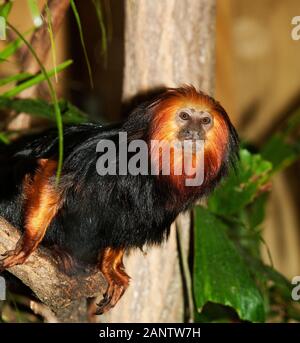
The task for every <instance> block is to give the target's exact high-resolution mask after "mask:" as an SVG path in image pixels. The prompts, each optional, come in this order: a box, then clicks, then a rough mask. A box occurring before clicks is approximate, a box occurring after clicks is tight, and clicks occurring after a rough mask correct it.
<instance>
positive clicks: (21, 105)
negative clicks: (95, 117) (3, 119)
mask: <svg viewBox="0 0 300 343" xmlns="http://www.w3.org/2000/svg"><path fill="white" fill-rule="evenodd" d="M58 104H59V107H60V111H61V114H62V119H63V122H64V123H65V124H80V123H83V122H86V121H87V116H86V115H85V114H84V113H83V112H82V111H80V110H79V109H78V108H77V107H75V106H73V105H72V104H70V103H69V102H68V101H65V100H60V101H59V102H58ZM0 109H4V110H5V109H9V110H14V111H16V112H17V113H21V112H25V113H28V114H31V115H33V116H36V117H40V118H46V119H50V120H53V121H55V120H56V117H55V113H54V111H53V105H52V104H49V103H48V102H46V101H44V100H38V99H10V98H7V97H4V96H0Z"/></svg>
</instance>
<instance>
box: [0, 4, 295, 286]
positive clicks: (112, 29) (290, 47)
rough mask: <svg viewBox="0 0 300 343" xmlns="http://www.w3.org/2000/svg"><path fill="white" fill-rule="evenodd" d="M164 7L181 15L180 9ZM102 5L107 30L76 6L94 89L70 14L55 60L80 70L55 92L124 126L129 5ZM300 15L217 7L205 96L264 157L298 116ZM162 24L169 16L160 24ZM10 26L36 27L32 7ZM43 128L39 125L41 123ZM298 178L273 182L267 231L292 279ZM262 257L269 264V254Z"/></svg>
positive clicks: (288, 7)
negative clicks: (298, 25)
mask: <svg viewBox="0 0 300 343" xmlns="http://www.w3.org/2000/svg"><path fill="white" fill-rule="evenodd" d="M164 1H165V2H169V3H170V5H171V6H173V8H176V6H175V7H174V1H172V0H170V1H169V0H164ZM164 1H162V2H164ZM129 2H130V0H129ZM101 3H102V9H103V13H102V14H103V18H102V19H101V18H100V23H101V20H103V25H102V26H101V25H99V17H98V18H97V16H96V15H95V9H94V7H93V5H92V2H91V1H77V2H76V4H77V9H78V12H79V14H80V18H81V22H82V27H83V33H84V40H85V44H86V48H87V54H88V56H89V60H90V64H91V68H92V75H93V80H94V88H93V89H92V88H91V87H90V79H89V75H88V72H87V67H86V61H85V57H84V53H83V50H82V46H81V42H80V39H79V35H78V27H77V24H76V20H75V17H74V16H73V15H72V13H71V12H70V11H69V12H68V13H67V16H66V20H64V22H63V24H62V27H61V29H60V31H59V33H58V34H57V36H56V39H55V42H56V59H57V64H59V63H61V62H63V61H64V60H66V59H67V58H71V59H73V60H74V63H73V65H72V66H71V67H70V68H69V69H67V70H66V71H63V72H62V73H60V74H59V82H58V83H57V84H56V88H57V91H58V94H59V95H60V96H63V97H64V98H67V99H68V100H70V101H71V102H72V103H73V104H75V105H76V106H78V107H79V108H80V109H82V110H83V111H84V112H86V113H88V114H89V115H90V117H91V118H92V119H94V120H97V119H98V120H103V121H118V120H121V119H123V118H124V117H125V116H126V113H125V111H124V106H123V105H122V104H123V100H124V92H123V79H124V63H125V48H124V47H125V38H126V35H125V32H124V28H125V2H124V1H123V0H110V1H109V0H103V1H102V2H101ZM175 3H176V2H175ZM44 4H45V1H43V0H40V1H38V6H39V9H40V10H41V9H42V8H43V6H44ZM177 4H178V6H181V5H180V3H177ZM178 11H179V9H178ZM166 15H167V14H166ZM170 15H171V16H172V13H171V14H170ZM297 15H300V3H299V0H285V1H281V0H252V1H248V0H217V1H216V25H215V26H214V30H215V42H212V43H211V44H213V45H214V44H215V50H214V51H215V61H213V65H214V71H215V75H214V76H213V81H212V84H210V85H209V87H207V88H209V89H205V90H207V91H212V89H214V91H213V94H214V96H215V98H216V99H217V100H219V101H220V102H221V104H222V105H223V106H224V108H225V109H226V111H227V113H228V114H229V116H230V117H231V119H232V121H233V123H234V125H235V126H236V128H237V131H238V132H239V135H240V137H241V138H242V140H243V141H245V142H247V144H248V145H249V146H251V147H252V149H253V151H256V150H259V148H260V146H261V145H263V143H264V142H265V141H266V140H267V139H268V138H269V137H270V136H271V134H272V133H274V132H275V130H277V129H278V128H280V127H281V125H282V123H283V122H284V120H285V119H286V118H287V117H288V116H289V115H290V113H291V112H293V111H296V110H297V109H299V108H300V78H299V75H300V62H299V61H300V40H298V41H295V40H293V39H292V37H291V31H292V29H293V25H292V24H291V21H292V18H293V17H295V16H297ZM162 18H164V16H163V15H162V16H161V17H160V20H162ZM185 19H186V18H185ZM186 20H188V19H186ZM10 21H11V22H12V23H14V25H15V26H17V27H18V29H19V31H21V32H26V30H28V29H30V28H31V27H32V25H33V18H32V13H31V12H30V9H29V7H28V4H27V1H23V0H16V1H15V5H14V6H13V8H12V12H11V14H10ZM156 34H159V32H158V33H157V31H155V30H153V35H156ZM4 44H5V43H3V44H2V46H4ZM145 44H146V43H145ZM174 44H176V42H174ZM141 49H144V46H141ZM140 53H143V51H140ZM212 58H214V57H212ZM46 65H47V67H48V68H51V67H52V66H53V60H52V58H51V54H49V58H48V62H47V64H46ZM18 70H19V67H18V62H17V60H15V61H14V62H11V63H4V64H1V65H0V78H3V77H6V76H8V75H10V74H15V73H17V72H18ZM187 81H188V80H187ZM172 82H173V81H172ZM191 82H192V80H191ZM168 86H176V85H175V84H168ZM3 91H5V87H3ZM127 93H129V95H130V92H127ZM39 95H41V96H43V87H40V88H39ZM44 97H47V95H46V96H44ZM28 123H29V122H28ZM37 123H38V124H36V125H40V121H37ZM28 125H29V124H28ZM30 125H31V126H32V125H35V123H33V124H32V122H31V123H30ZM19 126H22V127H23V128H24V117H23V118H17V119H16V120H15V121H13V122H12V123H11V127H13V128H18V127H19ZM25 126H26V124H25ZM299 175H300V162H299V161H298V162H296V163H294V164H293V165H292V166H290V167H288V168H287V169H286V170H285V171H283V172H281V173H279V174H277V175H276V177H275V178H274V179H273V188H272V192H271V196H270V199H269V202H268V206H267V216H266V219H265V222H264V225H263V228H264V229H263V237H264V239H265V241H266V244H267V246H268V247H269V249H270V251H271V255H272V259H273V263H274V266H275V268H276V269H277V270H279V271H280V272H281V273H283V274H284V275H285V276H286V277H287V278H288V279H291V278H292V277H294V276H295V275H300V212H299V205H300V193H299V189H300V178H299ZM262 249H263V251H262V253H263V256H264V258H265V260H266V261H268V256H267V251H266V248H265V246H263V247H262Z"/></svg>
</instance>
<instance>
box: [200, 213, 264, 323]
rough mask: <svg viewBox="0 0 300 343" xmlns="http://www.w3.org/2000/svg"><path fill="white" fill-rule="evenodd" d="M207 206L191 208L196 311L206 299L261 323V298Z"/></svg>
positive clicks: (241, 316) (221, 227) (242, 262)
mask: <svg viewBox="0 0 300 343" xmlns="http://www.w3.org/2000/svg"><path fill="white" fill-rule="evenodd" d="M225 230H226V228H225V225H224V224H223V223H222V222H221V221H220V220H219V219H218V218H217V217H216V216H214V215H213V214H211V213H209V211H208V210H207V209H204V208H201V207H197V208H196V209H195V243H194V244H195V249H194V293H195V300H196V305H197V308H198V310H199V311H201V309H202V307H203V306H204V305H205V304H206V303H207V302H213V303H218V304H222V305H226V306H231V307H233V308H234V309H235V310H236V312H237V313H238V315H239V316H240V318H241V319H243V320H248V321H254V322H262V321H264V319H265V312H264V301H263V298H262V296H261V294H260V292H259V290H258V288H257V286H256V284H255V283H254V281H253V279H252V277H251V276H250V273H249V271H248V269H247V266H246V264H245V263H244V261H243V260H242V258H241V257H240V255H239V253H238V251H237V249H236V248H235V246H234V245H233V243H232V242H231V241H230V240H229V239H228V237H227V236H226V234H225Z"/></svg>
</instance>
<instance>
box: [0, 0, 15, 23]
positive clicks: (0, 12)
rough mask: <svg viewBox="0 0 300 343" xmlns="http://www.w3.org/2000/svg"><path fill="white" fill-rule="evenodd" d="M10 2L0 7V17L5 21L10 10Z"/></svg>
mask: <svg viewBox="0 0 300 343" xmlns="http://www.w3.org/2000/svg"><path fill="white" fill-rule="evenodd" d="M12 5H13V4H12V2H11V1H8V2H5V3H4V4H3V5H1V6H0V17H4V18H5V19H7V17H8V15H9V13H10V10H11V9H12Z"/></svg>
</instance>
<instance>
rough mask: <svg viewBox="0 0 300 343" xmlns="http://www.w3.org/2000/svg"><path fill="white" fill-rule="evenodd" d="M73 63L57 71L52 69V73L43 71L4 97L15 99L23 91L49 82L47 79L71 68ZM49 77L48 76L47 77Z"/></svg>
mask: <svg viewBox="0 0 300 343" xmlns="http://www.w3.org/2000/svg"><path fill="white" fill-rule="evenodd" d="M72 63H73V61H72V60H68V61H66V62H64V63H62V64H60V65H58V66H57V68H55V69H51V70H50V71H48V72H47V71H45V72H46V74H45V73H44V72H43V71H42V72H41V73H39V74H37V75H36V76H34V77H32V78H30V79H29V80H28V81H25V82H23V83H21V84H19V85H18V86H16V87H14V88H13V89H11V90H9V91H7V92H5V93H4V94H3V96H6V97H14V96H16V95H17V94H19V93H21V92H22V91H23V90H25V89H27V88H30V87H32V86H35V85H37V84H39V83H40V82H42V81H44V80H47V78H50V77H51V76H53V75H55V73H56V72H60V71H62V70H64V69H66V68H67V67H68V66H70V65H71V64H72ZM46 75H47V76H46Z"/></svg>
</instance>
